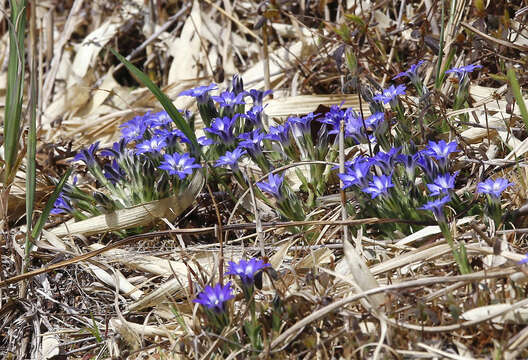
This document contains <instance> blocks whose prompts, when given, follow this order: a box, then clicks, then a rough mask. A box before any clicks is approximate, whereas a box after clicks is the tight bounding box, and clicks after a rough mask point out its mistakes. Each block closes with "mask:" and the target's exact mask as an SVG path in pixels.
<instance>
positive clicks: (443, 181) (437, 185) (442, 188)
mask: <svg viewBox="0 0 528 360" xmlns="http://www.w3.org/2000/svg"><path fill="white" fill-rule="evenodd" d="M457 175H458V171H457V172H455V173H454V174H453V175H451V174H449V173H446V174H443V175H438V176H437V177H436V179H435V180H434V182H433V183H432V184H427V188H428V189H429V191H430V192H431V195H432V196H435V195H440V194H444V193H448V192H449V190H453V189H454V188H455V178H456V176H457Z"/></svg>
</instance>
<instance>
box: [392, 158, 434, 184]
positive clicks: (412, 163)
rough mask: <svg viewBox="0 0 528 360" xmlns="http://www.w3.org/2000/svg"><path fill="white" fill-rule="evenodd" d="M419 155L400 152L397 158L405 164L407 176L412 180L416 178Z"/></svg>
mask: <svg viewBox="0 0 528 360" xmlns="http://www.w3.org/2000/svg"><path fill="white" fill-rule="evenodd" d="M419 156H420V155H419V154H413V155H408V154H400V155H398V157H397V158H396V159H397V161H399V162H400V163H402V164H403V166H404V167H405V173H406V174H407V177H408V178H409V179H411V180H412V179H414V175H415V169H416V164H417V161H418V157H419ZM435 165H436V164H435Z"/></svg>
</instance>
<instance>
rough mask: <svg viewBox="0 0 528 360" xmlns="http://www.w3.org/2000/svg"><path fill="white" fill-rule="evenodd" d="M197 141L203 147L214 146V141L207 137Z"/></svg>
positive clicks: (201, 137)
mask: <svg viewBox="0 0 528 360" xmlns="http://www.w3.org/2000/svg"><path fill="white" fill-rule="evenodd" d="M197 140H198V144H200V145H202V146H209V145H213V144H214V141H213V139H210V138H208V137H207V136H200V137H199V138H198V139H197Z"/></svg>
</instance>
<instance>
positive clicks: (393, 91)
mask: <svg viewBox="0 0 528 360" xmlns="http://www.w3.org/2000/svg"><path fill="white" fill-rule="evenodd" d="M406 89H407V88H406V86H405V85H398V86H397V87H394V85H391V86H389V88H387V89H385V90H383V92H382V93H381V94H378V95H376V96H374V97H373V98H372V99H373V100H376V101H380V102H383V103H384V104H388V103H390V102H392V101H394V100H395V99H397V96H398V95H405V90H406Z"/></svg>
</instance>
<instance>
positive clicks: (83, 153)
mask: <svg viewBox="0 0 528 360" xmlns="http://www.w3.org/2000/svg"><path fill="white" fill-rule="evenodd" d="M98 148H99V141H96V142H95V143H93V144H92V145H90V146H89V147H88V148H85V149H82V150H80V151H79V152H78V153H77V155H75V157H74V158H73V161H79V160H80V161H82V162H84V163H85V164H86V166H88V167H89V168H90V167H93V166H94V165H95V164H96V162H95V152H96V151H97V149H98Z"/></svg>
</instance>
